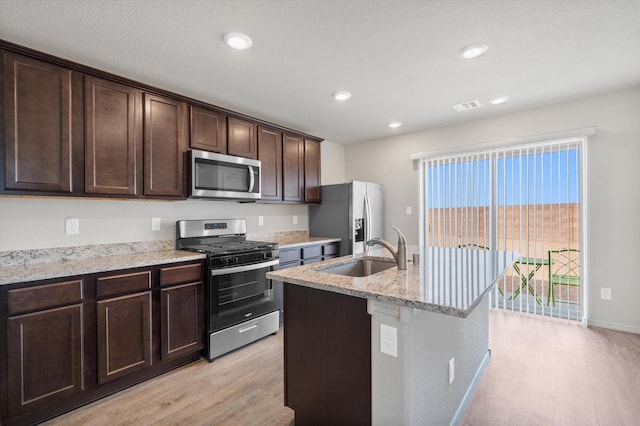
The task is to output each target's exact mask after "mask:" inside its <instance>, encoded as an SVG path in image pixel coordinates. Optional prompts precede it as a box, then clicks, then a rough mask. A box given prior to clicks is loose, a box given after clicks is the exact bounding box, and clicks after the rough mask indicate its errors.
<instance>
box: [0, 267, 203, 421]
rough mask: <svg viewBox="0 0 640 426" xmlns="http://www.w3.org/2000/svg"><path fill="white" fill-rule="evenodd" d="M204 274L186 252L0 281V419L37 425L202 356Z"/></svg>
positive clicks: (201, 268)
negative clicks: (104, 268) (122, 265)
mask: <svg viewBox="0 0 640 426" xmlns="http://www.w3.org/2000/svg"><path fill="white" fill-rule="evenodd" d="M203 274H204V266H203V262H202V261H190V262H180V263H171V264H165V265H158V266H150V267H142V268H135V269H126V270H119V271H112V272H107V273H99V274H89V275H84V276H76V277H66V278H62V279H59V280H46V281H39V282H30V283H16V284H9V285H2V286H0V424H1V425H5V426H10V425H27V424H37V423H40V422H42V421H44V420H47V419H50V418H52V417H55V416H57V415H59V414H62V413H64V412H67V411H70V410H73V409H75V408H77V407H79V406H81V405H84V404H87V403H90V402H92V401H95V400H97V399H100V398H102V397H104V396H107V395H109V394H112V393H114V392H117V391H119V390H121V389H124V388H126V387H129V386H132V385H134V384H136V383H140V382H142V381H145V380H147V379H150V378H152V377H155V376H157V375H159V374H162V373H164V372H167V371H169V370H171V369H174V368H176V367H179V366H181V365H183V364H186V363H188V362H192V361H195V360H198V359H199V358H200V349H201V348H202V347H203V343H204V312H203V311H204V285H203V278H204V276H203ZM5 347H6V350H5Z"/></svg>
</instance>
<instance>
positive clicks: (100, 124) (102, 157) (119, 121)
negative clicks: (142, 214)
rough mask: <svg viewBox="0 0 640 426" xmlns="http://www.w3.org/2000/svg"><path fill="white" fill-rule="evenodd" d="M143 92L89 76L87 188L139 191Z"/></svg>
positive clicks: (102, 191) (105, 191)
mask: <svg viewBox="0 0 640 426" xmlns="http://www.w3.org/2000/svg"><path fill="white" fill-rule="evenodd" d="M141 107H142V93H141V92H140V91H139V90H136V89H134V88H132V87H128V86H124V85H122V84H118V83H114V82H110V81H107V80H101V79H99V78H95V77H89V76H87V77H85V126H86V127H85V129H86V130H85V135H86V142H85V192H87V193H91V194H116V195H118V194H121V195H137V194H138V193H139V192H140V190H139V189H138V188H137V185H138V184H139V183H141V182H142V156H141V154H142V152H141V151H142V150H141V142H142V130H141V119H142V109H141Z"/></svg>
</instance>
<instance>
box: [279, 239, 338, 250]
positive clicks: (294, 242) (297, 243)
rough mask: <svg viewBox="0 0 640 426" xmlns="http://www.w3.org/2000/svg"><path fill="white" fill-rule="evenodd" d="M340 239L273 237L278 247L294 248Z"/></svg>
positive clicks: (333, 241)
mask: <svg viewBox="0 0 640 426" xmlns="http://www.w3.org/2000/svg"><path fill="white" fill-rule="evenodd" d="M340 241H342V239H341V238H331V237H304V236H303V237H298V236H292V237H284V238H275V241H274V242H276V243H278V247H279V248H281V249H288V248H295V247H304V246H310V245H316V244H327V243H335V242H340Z"/></svg>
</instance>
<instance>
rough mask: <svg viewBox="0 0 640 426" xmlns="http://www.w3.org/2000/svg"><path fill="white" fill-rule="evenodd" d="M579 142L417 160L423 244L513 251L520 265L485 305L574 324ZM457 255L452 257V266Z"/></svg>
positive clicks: (577, 313) (579, 283) (579, 293)
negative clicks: (565, 320)
mask: <svg viewBox="0 0 640 426" xmlns="http://www.w3.org/2000/svg"><path fill="white" fill-rule="evenodd" d="M584 141H585V138H571V139H563V140H555V141H547V142H541V143H536V144H528V145H518V146H512V147H508V148H500V149H487V150H483V151H476V152H469V153H462V154H455V155H444V156H434V157H427V158H424V159H422V160H421V161H422V164H421V185H420V186H421V197H422V198H421V200H422V202H421V204H422V206H421V209H422V210H423V211H421V217H422V219H423V221H424V223H422V224H421V232H422V234H421V241H422V245H423V246H425V247H449V248H460V249H464V250H460V252H461V253H469V250H497V251H503V252H505V251H506V252H516V253H518V254H519V255H520V259H519V260H518V261H517V262H516V264H515V265H514V267H513V268H511V269H510V270H509V271H508V272H507V273H506V274H505V275H504V276H503V277H502V278H501V279H500V281H499V282H498V283H497V285H496V286H495V287H494V289H493V292H492V294H491V299H492V300H491V303H492V305H493V306H495V307H499V308H503V309H512V310H519V311H522V312H532V313H537V314H543V315H551V316H561V317H565V318H571V319H580V318H581V316H582V309H581V306H582V305H583V304H582V300H583V294H584V291H583V289H584V286H583V281H584V280H583V277H582V275H583V274H582V272H581V260H582V257H583V250H582V241H581V235H582V232H581V223H582V214H581V212H582V208H581V206H582V200H581V198H582V197H581V194H582V189H581V188H582V185H581V182H582V179H583V176H582V166H581V164H582V151H583V144H584ZM464 257H465V256H462V257H458V256H453V257H452V259H450V260H449V261H450V262H452V263H453V264H452V265H451V268H452V269H453V270H457V269H458V266H459V265H457V264H456V263H458V262H465V261H467V259H465V258H464ZM473 273H476V274H481V273H483V272H482V271H475V272H473Z"/></svg>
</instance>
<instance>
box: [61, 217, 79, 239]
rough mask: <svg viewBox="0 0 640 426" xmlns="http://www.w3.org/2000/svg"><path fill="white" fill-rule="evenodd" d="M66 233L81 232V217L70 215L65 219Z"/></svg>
mask: <svg viewBox="0 0 640 426" xmlns="http://www.w3.org/2000/svg"><path fill="white" fill-rule="evenodd" d="M64 226H65V233H66V234H67V235H72V234H79V233H80V219H78V218H72V217H68V218H66V219H65V221H64Z"/></svg>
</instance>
